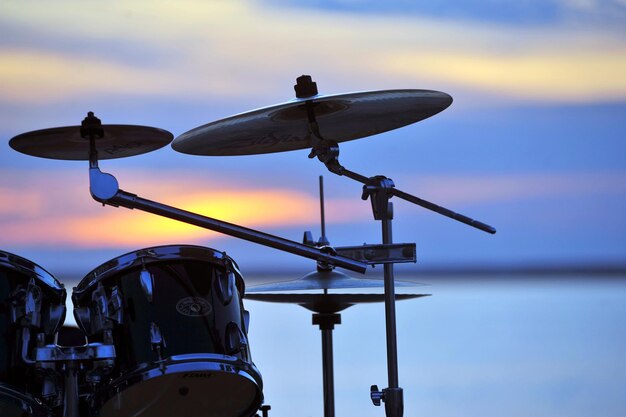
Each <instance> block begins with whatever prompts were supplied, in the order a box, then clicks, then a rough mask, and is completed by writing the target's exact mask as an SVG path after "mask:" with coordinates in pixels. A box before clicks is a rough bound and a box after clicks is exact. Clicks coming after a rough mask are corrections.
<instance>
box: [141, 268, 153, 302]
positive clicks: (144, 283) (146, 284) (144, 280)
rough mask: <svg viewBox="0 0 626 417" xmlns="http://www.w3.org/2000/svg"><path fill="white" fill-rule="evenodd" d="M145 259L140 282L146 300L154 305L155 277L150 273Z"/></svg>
mask: <svg viewBox="0 0 626 417" xmlns="http://www.w3.org/2000/svg"><path fill="white" fill-rule="evenodd" d="M143 259H144V258H141V272H139V282H140V283H141V289H142V290H143V292H144V294H145V295H146V299H147V300H148V302H149V303H152V298H153V294H154V276H153V275H152V272H150V271H148V269H147V268H146V264H145V263H144V260H143Z"/></svg>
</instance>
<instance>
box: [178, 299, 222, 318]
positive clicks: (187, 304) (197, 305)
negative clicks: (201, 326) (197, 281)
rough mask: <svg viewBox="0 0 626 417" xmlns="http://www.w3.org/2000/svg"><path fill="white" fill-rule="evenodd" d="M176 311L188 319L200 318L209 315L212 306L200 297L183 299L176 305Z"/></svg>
mask: <svg viewBox="0 0 626 417" xmlns="http://www.w3.org/2000/svg"><path fill="white" fill-rule="evenodd" d="M176 311H178V312H179V313H180V314H182V315H184V316H188V317H202V316H207V315H209V314H211V311H213V306H211V303H209V302H208V301H207V300H205V299H204V298H201V297H185V298H182V299H181V300H180V301H178V303H176Z"/></svg>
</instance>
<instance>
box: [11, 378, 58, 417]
mask: <svg viewBox="0 0 626 417" xmlns="http://www.w3.org/2000/svg"><path fill="white" fill-rule="evenodd" d="M0 411H2V414H1V415H2V417H50V416H51V412H50V409H49V408H48V407H46V406H44V405H43V404H41V403H40V402H39V401H37V400H36V399H35V398H33V397H31V396H30V395H27V394H24V393H21V392H19V391H17V390H15V389H13V388H11V387H10V386H8V385H4V384H0Z"/></svg>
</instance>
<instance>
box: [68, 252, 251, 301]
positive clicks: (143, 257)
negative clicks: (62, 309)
mask: <svg viewBox="0 0 626 417" xmlns="http://www.w3.org/2000/svg"><path fill="white" fill-rule="evenodd" d="M171 260H194V261H204V262H209V263H212V264H223V263H224V262H226V263H228V266H230V267H231V268H232V269H233V272H234V273H235V274H236V275H237V276H238V277H239V279H241V280H242V281H243V277H242V276H241V272H240V271H239V266H238V265H237V263H236V262H235V260H234V259H233V258H231V257H230V256H228V255H227V254H226V252H222V251H219V250H217V249H213V248H209V247H206V246H198V245H186V244H174V245H160V246H152V247H148V248H143V249H138V250H134V251H131V252H127V253H125V254H123V255H120V256H117V257H115V258H113V259H110V260H108V261H106V262H104V263H103V264H101V265H99V266H98V267H96V268H94V269H93V270H91V271H90V272H89V273H88V274H87V275H85V277H84V278H83V279H82V280H81V281H80V282H79V283H78V285H77V286H76V287H74V289H73V298H74V296H80V295H81V294H83V293H85V292H88V291H89V290H90V289H92V288H94V287H95V286H96V285H97V284H98V283H99V282H102V281H103V280H105V279H107V278H109V277H111V276H114V275H116V274H118V273H119V272H121V271H125V270H129V269H131V268H135V267H139V266H141V265H142V263H145V264H146V265H149V264H152V263H158V262H165V261H171Z"/></svg>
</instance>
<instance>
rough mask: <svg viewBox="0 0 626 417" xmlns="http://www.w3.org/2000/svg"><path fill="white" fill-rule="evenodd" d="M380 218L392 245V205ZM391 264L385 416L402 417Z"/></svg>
mask: <svg viewBox="0 0 626 417" xmlns="http://www.w3.org/2000/svg"><path fill="white" fill-rule="evenodd" d="M382 209H383V210H384V212H383V216H382V219H381V220H382V221H381V224H382V232H383V243H384V244H391V243H393V236H392V233H391V221H392V219H393V203H392V202H390V201H388V202H387V207H384V208H382ZM393 272H394V271H393V263H389V264H385V265H384V273H385V324H386V333H387V375H388V381H389V387H388V388H387V389H386V390H385V414H386V415H387V417H402V415H403V413H404V400H403V398H402V388H400V387H399V382H398V343H397V337H396V294H395V283H394V275H393Z"/></svg>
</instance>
